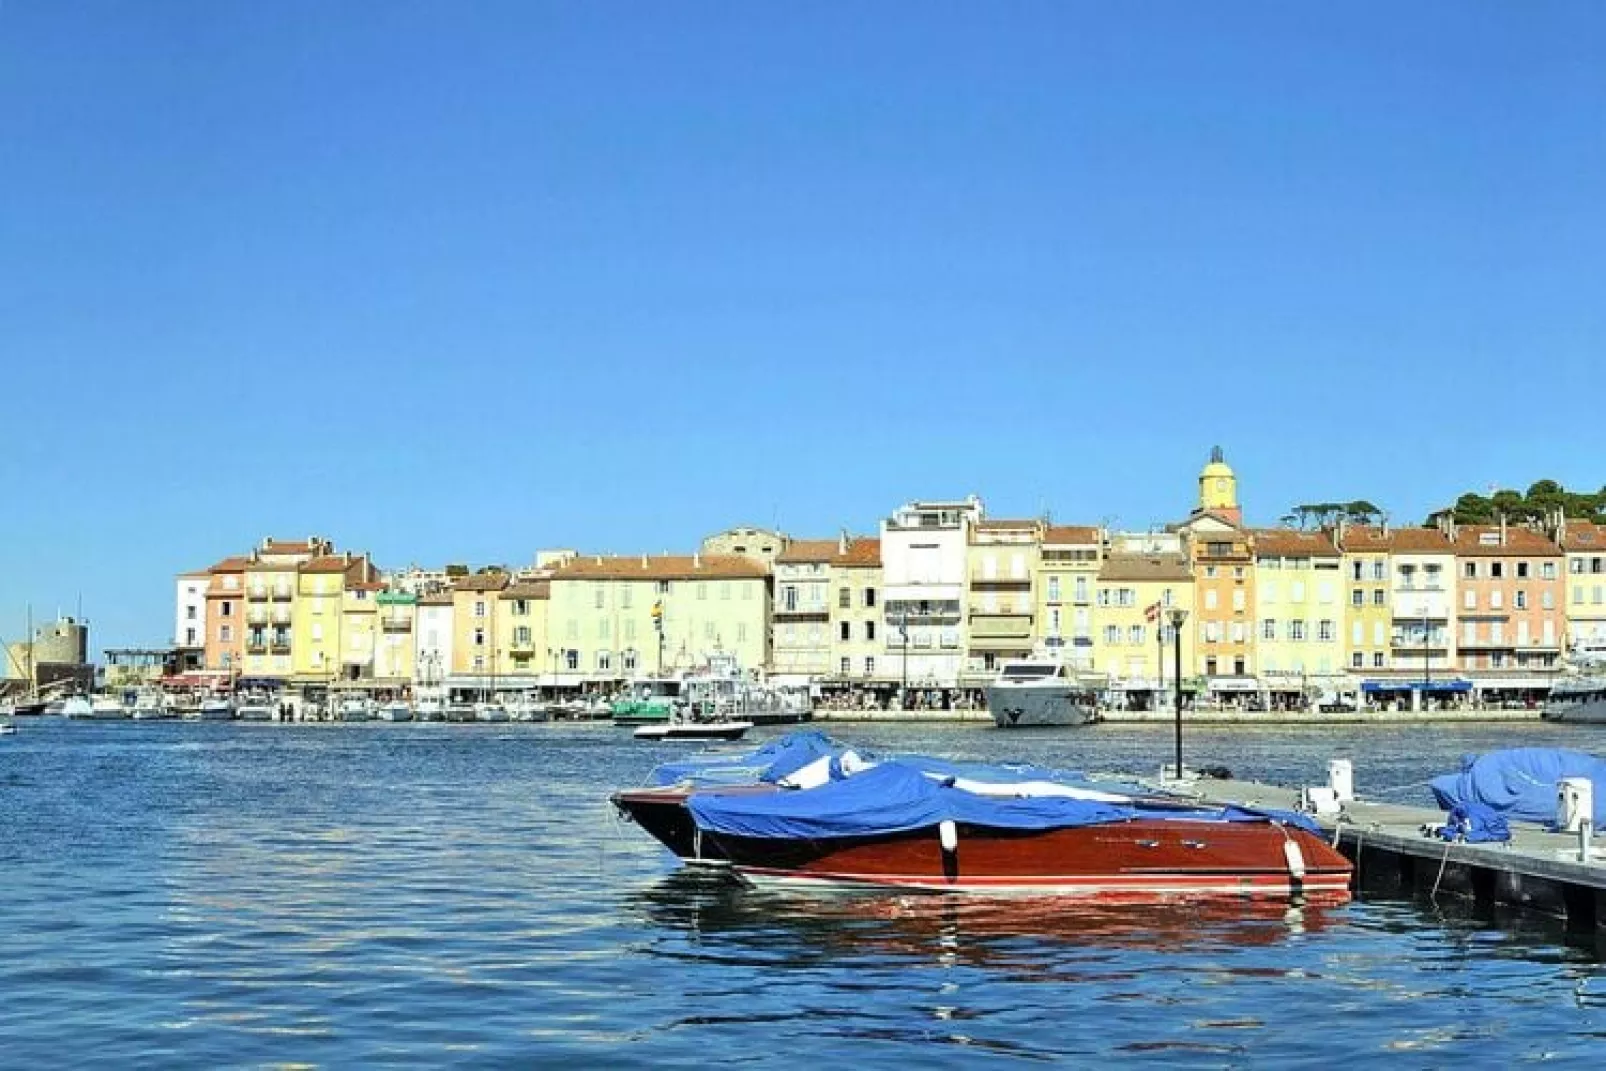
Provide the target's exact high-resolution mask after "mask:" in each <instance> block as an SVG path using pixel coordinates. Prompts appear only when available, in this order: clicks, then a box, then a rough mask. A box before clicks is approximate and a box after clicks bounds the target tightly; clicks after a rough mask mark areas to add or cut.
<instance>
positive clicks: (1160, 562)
mask: <svg viewBox="0 0 1606 1071" xmlns="http://www.w3.org/2000/svg"><path fill="white" fill-rule="evenodd" d="M1099 579H1100V580H1192V579H1193V574H1192V573H1191V572H1189V570H1188V563H1187V561H1186V560H1185V559H1183V558H1179V557H1177V556H1176V555H1174V554H1111V555H1110V556H1109V557H1108V558H1105V559H1104V564H1103V565H1102V566H1101V567H1100V568H1099Z"/></svg>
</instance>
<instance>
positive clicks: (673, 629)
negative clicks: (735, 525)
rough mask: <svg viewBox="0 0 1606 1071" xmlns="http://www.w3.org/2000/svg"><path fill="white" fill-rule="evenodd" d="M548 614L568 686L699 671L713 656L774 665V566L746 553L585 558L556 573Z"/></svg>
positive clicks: (751, 665) (758, 667) (745, 664)
mask: <svg viewBox="0 0 1606 1071" xmlns="http://www.w3.org/2000/svg"><path fill="white" fill-rule="evenodd" d="M655 609H656V610H657V611H658V616H657V617H655V616H654V610H655ZM547 613H548V615H549V616H548V624H547V634H548V636H550V637H551V652H552V653H551V657H552V658H553V659H554V660H555V661H556V663H557V666H558V671H557V672H558V677H559V680H560V682H561V683H563V684H571V685H572V684H583V683H586V682H601V681H616V680H624V679H629V678H631V677H636V676H646V675H649V674H654V673H658V672H664V673H669V672H674V671H677V670H694V669H696V668H698V667H700V666H704V665H707V664H708V662H709V660H710V657H711V656H729V655H734V656H735V658H736V661H737V664H738V665H740V666H741V668H742V669H743V670H747V671H762V670H763V669H764V668H765V667H766V666H767V665H768V664H769V622H770V574H769V569H768V567H767V566H766V565H764V564H763V563H762V562H758V561H754V560H753V559H751V558H747V557H742V556H738V555H704V554H692V555H657V556H655V555H645V554H644V555H641V556H639V557H635V556H631V557H596V556H584V555H582V556H580V557H577V558H575V559H574V560H573V561H570V562H568V563H567V564H565V565H563V566H560V567H559V568H558V569H556V570H555V571H554V572H553V574H552V578H551V597H550V603H549V606H548V610H547ZM660 626H661V631H660Z"/></svg>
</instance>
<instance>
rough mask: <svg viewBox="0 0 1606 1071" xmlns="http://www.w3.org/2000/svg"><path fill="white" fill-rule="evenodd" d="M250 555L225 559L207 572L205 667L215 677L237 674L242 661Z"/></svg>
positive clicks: (203, 613) (203, 615) (243, 655)
mask: <svg viewBox="0 0 1606 1071" xmlns="http://www.w3.org/2000/svg"><path fill="white" fill-rule="evenodd" d="M250 563H251V558H250V556H249V555H245V556H240V557H233V558H224V559H223V560H222V561H220V562H218V563H217V564H216V565H214V566H212V568H210V569H208V570H207V573H208V579H207V585H206V609H205V610H203V611H202V615H201V616H202V620H203V621H205V623H206V631H205V632H204V633H203V635H204V636H205V637H206V640H205V651H204V655H203V663H204V665H205V668H206V669H207V670H208V671H210V672H212V673H213V674H216V675H232V674H235V673H238V672H239V671H240V669H241V668H242V666H243V664H244V660H245V618H246V612H245V567H246V566H247V565H249V564H250Z"/></svg>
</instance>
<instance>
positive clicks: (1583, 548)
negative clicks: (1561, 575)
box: [1556, 516, 1606, 664]
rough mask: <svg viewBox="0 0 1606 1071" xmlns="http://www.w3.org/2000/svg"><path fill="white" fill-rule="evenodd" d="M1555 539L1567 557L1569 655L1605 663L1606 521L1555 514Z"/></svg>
mask: <svg viewBox="0 0 1606 1071" xmlns="http://www.w3.org/2000/svg"><path fill="white" fill-rule="evenodd" d="M1556 538H1557V540H1558V542H1559V544H1560V546H1561V548H1562V550H1563V552H1564V553H1565V554H1566V560H1567V567H1566V568H1567V576H1566V580H1565V581H1564V583H1565V585H1566V598H1567V654H1568V657H1569V658H1571V659H1572V660H1573V661H1574V662H1576V663H1581V664H1592V663H1601V662H1606V524H1589V523H1586V522H1582V521H1570V520H1568V519H1567V518H1566V517H1565V516H1562V517H1558V518H1557V523H1556Z"/></svg>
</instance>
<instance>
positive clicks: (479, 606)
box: [474, 599, 485, 617]
mask: <svg viewBox="0 0 1606 1071" xmlns="http://www.w3.org/2000/svg"><path fill="white" fill-rule="evenodd" d="M474 616H475V617H484V616H485V600H484V599H475V600H474Z"/></svg>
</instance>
